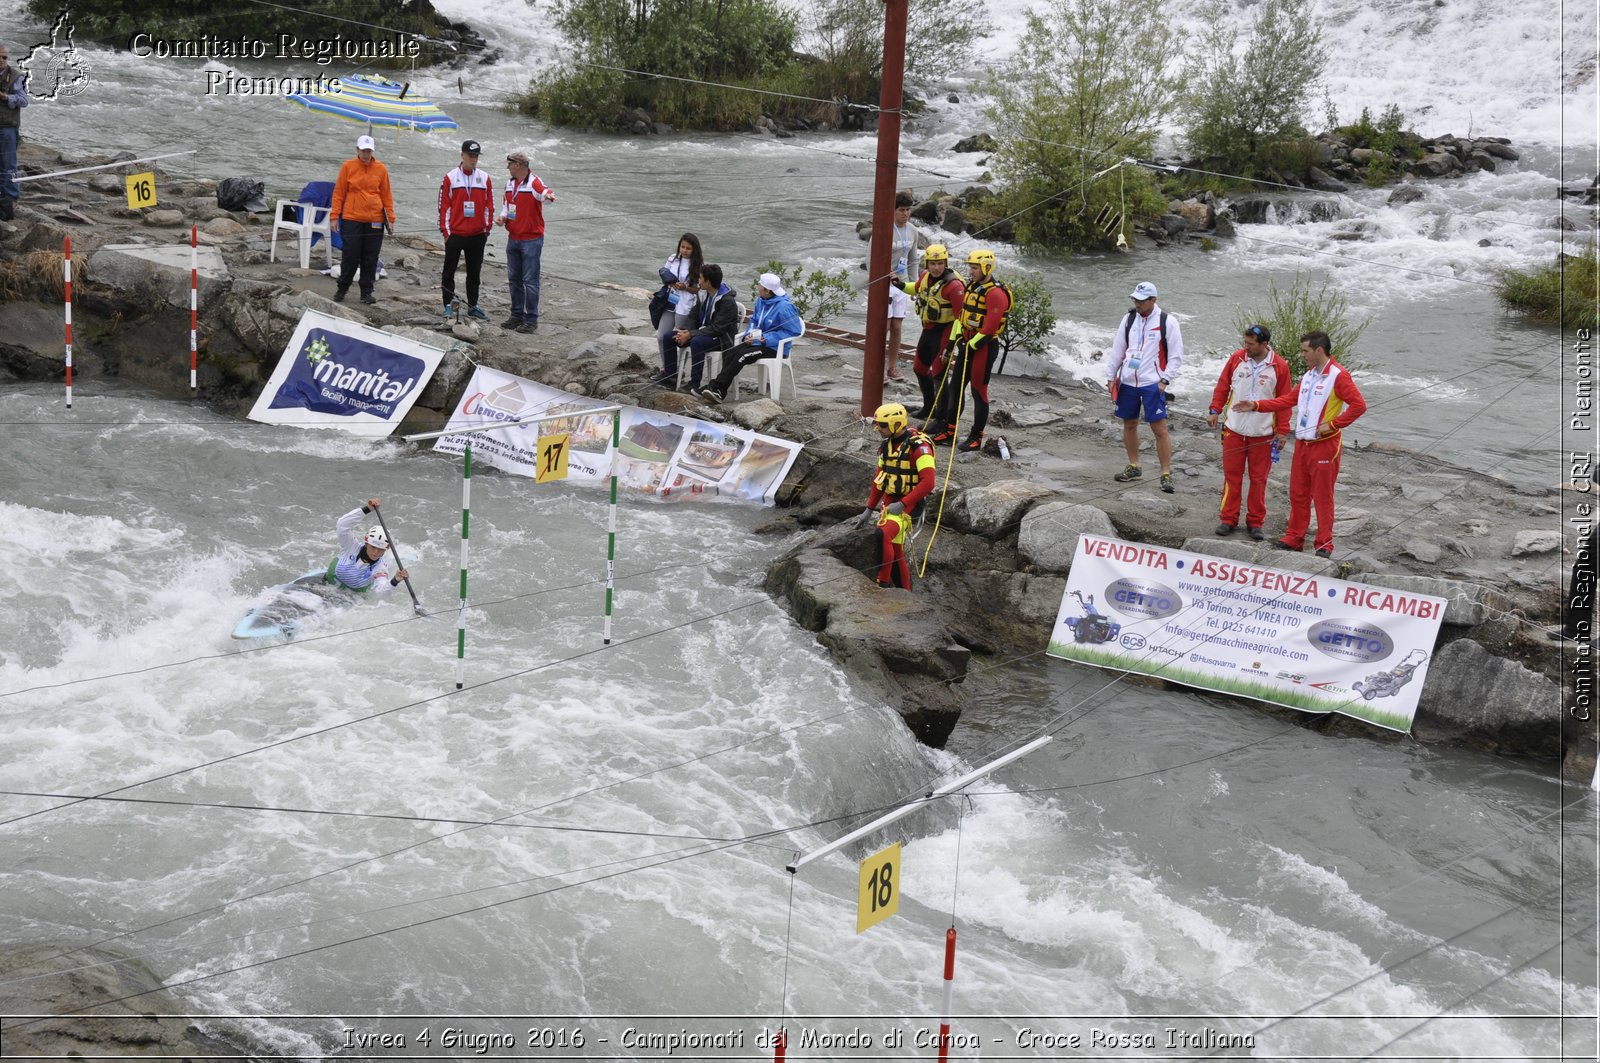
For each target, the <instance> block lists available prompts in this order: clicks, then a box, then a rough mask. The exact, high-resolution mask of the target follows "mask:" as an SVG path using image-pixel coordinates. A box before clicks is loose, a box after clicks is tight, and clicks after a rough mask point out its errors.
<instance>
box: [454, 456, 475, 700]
mask: <svg viewBox="0 0 1600 1063" xmlns="http://www.w3.org/2000/svg"><path fill="white" fill-rule="evenodd" d="M462 446H463V447H464V449H463V450H462V451H461V601H460V604H459V605H458V606H457V607H456V689H457V690H460V689H461V687H462V685H463V684H464V683H465V682H466V680H467V538H468V536H467V522H468V519H469V517H470V515H471V513H472V440H470V439H468V440H465V441H463V444H462Z"/></svg>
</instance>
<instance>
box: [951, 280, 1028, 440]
mask: <svg viewBox="0 0 1600 1063" xmlns="http://www.w3.org/2000/svg"><path fill="white" fill-rule="evenodd" d="M1010 312H1011V298H1010V297H1009V296H1008V295H1007V294H1006V290H1005V289H1004V288H1002V287H1001V286H1000V285H999V284H998V283H996V281H995V279H994V252H993V251H985V250H984V249H983V248H978V249H977V250H975V251H973V252H971V253H970V254H968V255H967V294H966V298H965V299H964V300H963V301H962V304H961V330H960V336H959V337H953V338H952V342H951V351H950V357H951V358H952V359H953V360H954V363H955V364H954V365H953V366H952V367H951V369H950V370H949V379H948V382H947V383H946V384H945V388H944V395H943V396H942V397H941V398H940V399H939V410H938V412H937V413H936V414H935V415H934V421H933V422H932V423H933V424H939V423H940V422H941V421H942V422H943V426H944V427H943V431H941V432H940V433H939V434H938V435H936V436H934V437H933V441H934V442H935V443H947V442H949V441H950V440H952V439H954V438H955V436H956V412H957V408H958V407H959V406H960V402H961V390H962V389H963V388H965V387H966V386H967V383H968V382H969V381H970V382H971V384H972V431H971V432H970V433H969V434H968V436H967V438H966V439H965V440H963V441H962V443H961V445H960V446H959V447H957V448H956V449H958V450H981V449H983V430H984V428H985V427H986V426H987V425H988V424H989V375H990V374H991V373H993V372H994V363H995V358H996V357H997V356H998V355H999V353H1000V332H1001V330H1003V329H1004V328H1005V327H1006V315H1007V314H1009V313H1010Z"/></svg>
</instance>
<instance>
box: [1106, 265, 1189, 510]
mask: <svg viewBox="0 0 1600 1063" xmlns="http://www.w3.org/2000/svg"><path fill="white" fill-rule="evenodd" d="M1129 298H1131V299H1132V300H1133V309H1132V310H1129V311H1128V313H1127V315H1126V316H1125V317H1123V319H1122V320H1121V321H1119V322H1117V334H1116V337H1115V338H1114V339H1113V340H1112V341H1111V353H1110V355H1109V356H1108V357H1107V358H1106V382H1107V386H1108V388H1109V389H1110V391H1111V401H1112V402H1113V403H1114V404H1115V412H1116V416H1117V418H1118V419H1119V420H1121V421H1122V446H1123V449H1125V450H1126V451H1127V452H1128V467H1127V468H1125V469H1123V470H1122V471H1121V472H1119V473H1117V474H1116V475H1115V476H1113V477H1111V478H1112V479H1113V480H1115V481H1117V482H1118V483H1127V482H1128V481H1130V480H1137V479H1138V478H1139V477H1140V476H1142V475H1143V473H1142V472H1141V471H1140V470H1139V414H1140V411H1141V410H1142V411H1143V413H1144V419H1145V421H1146V422H1147V423H1148V424H1149V425H1150V432H1151V434H1152V435H1154V436H1155V437H1156V457H1157V458H1159V459H1160V460H1161V490H1163V491H1165V492H1166V493H1167V494H1169V495H1170V494H1171V493H1172V490H1173V488H1172V438H1171V436H1169V435H1168V434H1167V385H1168V384H1170V383H1171V382H1172V378H1173V377H1175V376H1177V375H1178V369H1179V368H1180V367H1181V366H1182V365H1183V334H1182V332H1180V331H1179V329H1178V319H1177V318H1175V317H1168V316H1167V312H1166V311H1165V310H1162V309H1161V308H1160V307H1158V306H1156V286H1155V285H1154V284H1151V283H1150V282H1149V281H1140V282H1139V284H1138V286H1137V287H1135V288H1134V289H1133V292H1132V293H1131V294H1130V295H1129Z"/></svg>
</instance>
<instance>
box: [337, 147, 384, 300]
mask: <svg viewBox="0 0 1600 1063" xmlns="http://www.w3.org/2000/svg"><path fill="white" fill-rule="evenodd" d="M377 147H378V145H377V143H376V142H375V141H374V140H373V139H372V138H371V137H368V136H362V137H357V138H356V157H355V158H353V159H346V160H345V164H344V165H343V166H341V167H339V179H338V180H337V181H335V182H334V183H333V202H332V208H331V209H330V210H329V212H328V217H329V218H331V219H332V220H333V221H335V222H337V223H338V226H339V243H340V245H341V251H340V253H341V255H342V256H343V257H342V258H341V259H340V262H339V290H338V291H336V292H335V293H334V295H333V301H334V302H336V303H342V302H344V297H345V293H347V292H348V291H349V290H350V281H351V280H352V279H353V278H354V277H355V274H356V267H357V266H359V267H361V301H362V302H363V303H376V302H377V301H378V299H377V297H376V296H375V295H373V293H372V287H373V285H374V284H375V283H376V282H377V279H378V252H379V251H381V250H383V234H384V233H385V232H386V231H388V232H392V231H393V230H394V218H395V214H394V192H393V191H391V190H390V188H389V168H388V167H387V166H385V165H384V164H383V163H381V162H379V161H378V160H377V158H376V157H375V153H376V151H377Z"/></svg>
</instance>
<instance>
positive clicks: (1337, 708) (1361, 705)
mask: <svg viewBox="0 0 1600 1063" xmlns="http://www.w3.org/2000/svg"><path fill="white" fill-rule="evenodd" d="M1049 652H1050V655H1051V656H1053V657H1063V658H1065V659H1067V660H1070V661H1077V662H1079V663H1080V664H1089V665H1094V666H1095V667H1096V668H1110V669H1114V670H1115V671H1119V672H1138V673H1140V674H1141V675H1149V676H1154V677H1156V678H1157V679H1165V680H1167V681H1169V682H1173V683H1181V684H1183V685H1184V686H1190V687H1198V688H1199V689H1201V690H1213V691H1216V692H1217V693H1219V694H1232V695H1233V696H1235V697H1240V698H1249V699H1250V700H1252V701H1264V702H1267V703H1268V704H1272V705H1282V706H1284V707H1286V708H1291V709H1300V710H1302V711H1304V712H1316V713H1324V712H1337V713H1339V714H1341V715H1343V716H1349V717H1352V718H1354V719H1357V720H1363V721H1365V722H1367V723H1370V724H1375V725H1376V726H1378V727H1384V728H1388V729H1389V730H1391V731H1400V732H1402V733H1409V732H1410V731H1411V719H1410V718H1409V717H1407V716H1406V715H1405V714H1404V713H1398V712H1386V711H1384V710H1383V709H1380V708H1377V707H1375V706H1374V705H1373V704H1372V703H1370V702H1368V701H1366V700H1364V699H1362V698H1360V697H1355V698H1345V697H1341V696H1339V695H1329V694H1318V693H1314V692H1312V691H1310V690H1302V689H1290V690H1285V689H1284V688H1283V687H1280V686H1275V685H1273V684H1271V683H1263V682H1260V681H1259V680H1254V679H1243V678H1241V679H1233V678H1229V677H1227V676H1221V675H1217V674H1216V673H1214V672H1208V671H1202V670H1201V669H1198V668H1191V667H1188V666H1187V665H1180V664H1178V663H1176V662H1177V658H1173V659H1172V660H1171V661H1166V662H1162V661H1152V660H1141V659H1139V658H1137V657H1130V656H1128V655H1127V654H1123V653H1117V652H1113V651H1111V650H1102V649H1095V648H1092V647H1089V646H1084V645H1081V644H1078V643H1072V642H1060V641H1055V640H1052V641H1051V643H1050V647H1049Z"/></svg>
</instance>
